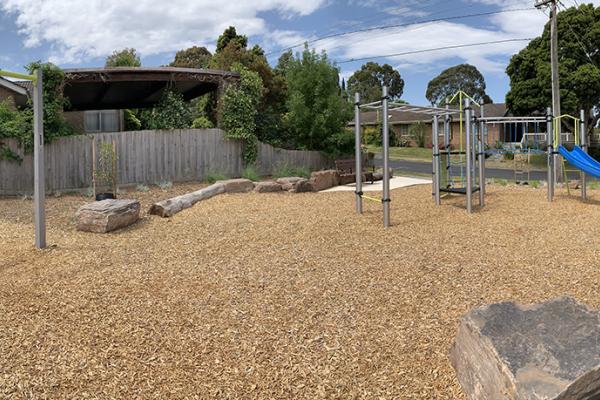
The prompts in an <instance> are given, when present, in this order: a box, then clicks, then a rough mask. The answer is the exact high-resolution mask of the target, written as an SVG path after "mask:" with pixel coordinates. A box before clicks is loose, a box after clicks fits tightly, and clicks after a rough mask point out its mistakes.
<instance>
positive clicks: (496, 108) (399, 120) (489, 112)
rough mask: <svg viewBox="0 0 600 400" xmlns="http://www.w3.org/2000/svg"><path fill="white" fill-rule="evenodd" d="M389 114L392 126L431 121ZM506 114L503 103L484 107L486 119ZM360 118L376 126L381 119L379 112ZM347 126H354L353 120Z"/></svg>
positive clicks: (418, 115)
mask: <svg viewBox="0 0 600 400" xmlns="http://www.w3.org/2000/svg"><path fill="white" fill-rule="evenodd" d="M474 109H475V112H476V113H477V115H479V107H477V106H474ZM389 113H390V116H391V118H390V124H392V125H402V124H412V123H415V122H423V123H431V121H432V118H431V116H428V115H424V114H421V113H414V112H409V111H398V110H390V112H389ZM507 114H508V112H507V109H506V104H504V103H498V104H486V105H485V106H484V115H485V116H486V117H505V116H507ZM360 118H361V125H377V124H378V123H379V120H380V119H381V111H367V112H362V113H361V114H360ZM454 118H457V117H454ZM349 125H351V126H354V120H352V121H351V122H350V124H349Z"/></svg>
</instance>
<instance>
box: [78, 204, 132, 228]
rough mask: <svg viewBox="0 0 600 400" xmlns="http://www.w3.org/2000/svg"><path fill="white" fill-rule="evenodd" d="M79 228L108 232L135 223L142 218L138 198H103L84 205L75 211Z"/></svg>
mask: <svg viewBox="0 0 600 400" xmlns="http://www.w3.org/2000/svg"><path fill="white" fill-rule="evenodd" d="M75 218H76V220H77V230H80V231H85V232H95V233H107V232H111V231H114V230H116V229H121V228H125V227H126V226H129V225H132V224H134V223H135V222H136V221H137V220H138V219H139V218H140V202H139V201H137V200H102V201H96V202H94V203H90V204H86V205H84V206H82V207H81V208H80V209H79V210H78V211H77V213H75Z"/></svg>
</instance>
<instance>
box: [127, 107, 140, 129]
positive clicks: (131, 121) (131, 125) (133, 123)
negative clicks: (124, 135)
mask: <svg viewBox="0 0 600 400" xmlns="http://www.w3.org/2000/svg"><path fill="white" fill-rule="evenodd" d="M123 119H124V120H125V130H126V131H139V130H140V129H142V121H140V119H139V118H138V117H137V115H136V113H135V111H133V110H123Z"/></svg>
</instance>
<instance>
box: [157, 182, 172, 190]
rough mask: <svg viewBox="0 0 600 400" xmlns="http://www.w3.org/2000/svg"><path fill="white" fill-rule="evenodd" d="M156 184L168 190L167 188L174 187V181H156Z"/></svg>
mask: <svg viewBox="0 0 600 400" xmlns="http://www.w3.org/2000/svg"><path fill="white" fill-rule="evenodd" d="M156 186H158V187H159V188H161V189H162V190H167V189H171V188H172V187H173V182H171V181H160V182H156Z"/></svg>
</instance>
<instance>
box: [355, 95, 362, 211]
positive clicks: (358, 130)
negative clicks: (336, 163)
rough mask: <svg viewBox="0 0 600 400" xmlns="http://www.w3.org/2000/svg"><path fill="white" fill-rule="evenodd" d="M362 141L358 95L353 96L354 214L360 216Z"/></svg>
mask: <svg viewBox="0 0 600 400" xmlns="http://www.w3.org/2000/svg"><path fill="white" fill-rule="evenodd" d="M361 145H362V140H361V125H360V93H355V94H354V147H355V151H354V156H355V157H356V171H355V174H354V175H356V212H357V213H359V214H362V212H363V205H362V149H361Z"/></svg>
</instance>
